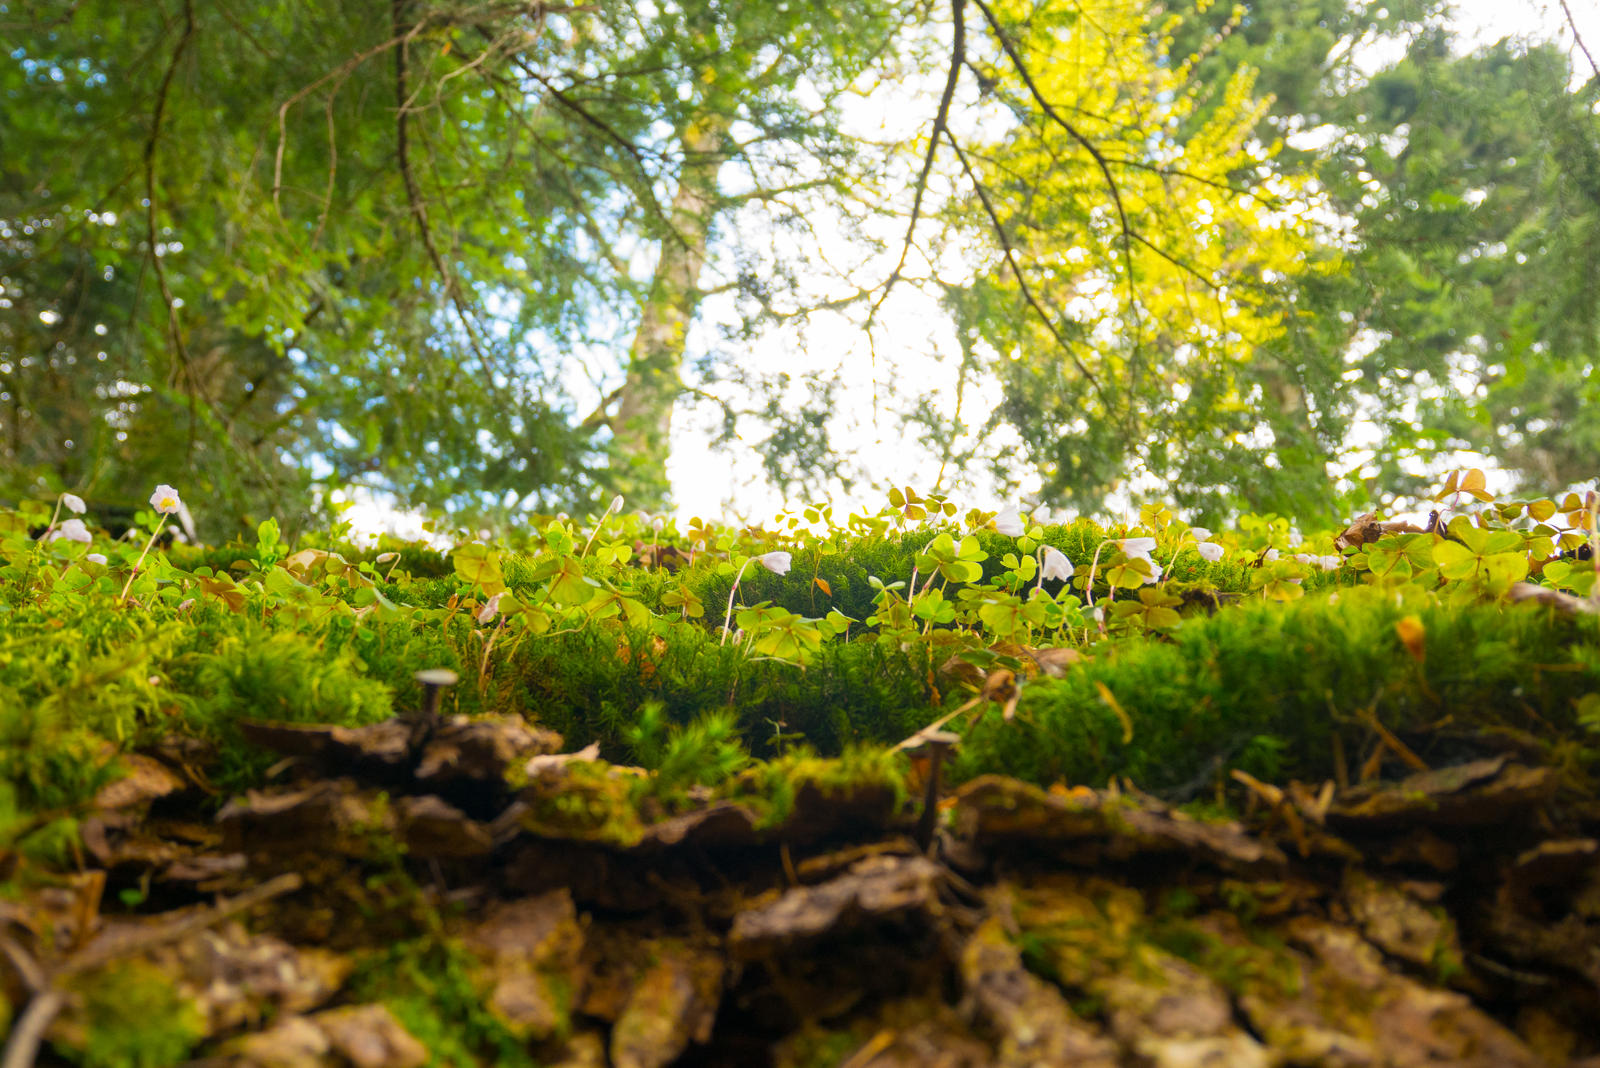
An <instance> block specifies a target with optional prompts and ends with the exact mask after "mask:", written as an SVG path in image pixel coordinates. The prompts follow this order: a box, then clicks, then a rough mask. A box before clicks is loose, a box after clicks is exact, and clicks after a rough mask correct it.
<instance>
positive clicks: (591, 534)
mask: <svg viewBox="0 0 1600 1068" xmlns="http://www.w3.org/2000/svg"><path fill="white" fill-rule="evenodd" d="M618 500H620V498H617V497H613V498H612V499H611V503H610V504H608V505H606V510H605V511H603V512H601V513H600V518H599V519H596V520H595V521H594V529H593V530H591V531H589V540H588V541H586V542H584V543H583V551H582V552H580V553H578V558H579V559H582V558H583V557H584V556H585V555H587V554H588V552H589V546H591V545H593V544H594V537H595V535H596V534H598V533H600V528H601V527H603V526H605V525H606V518H607V517H608V516H610V515H611V510H612V509H613V508H615V507H616V506H617V501H618Z"/></svg>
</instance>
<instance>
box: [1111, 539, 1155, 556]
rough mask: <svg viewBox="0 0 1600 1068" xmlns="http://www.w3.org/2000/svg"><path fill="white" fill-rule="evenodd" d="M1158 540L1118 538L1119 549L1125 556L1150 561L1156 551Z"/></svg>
mask: <svg viewBox="0 0 1600 1068" xmlns="http://www.w3.org/2000/svg"><path fill="white" fill-rule="evenodd" d="M1155 547H1156V539H1154V538H1118V539H1117V548H1119V549H1121V550H1122V552H1123V555H1125V556H1127V557H1129V558H1131V559H1136V560H1145V561H1150V554H1151V553H1152V552H1154V551H1155Z"/></svg>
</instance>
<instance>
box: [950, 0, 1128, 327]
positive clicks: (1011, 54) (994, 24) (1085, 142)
mask: <svg viewBox="0 0 1600 1068" xmlns="http://www.w3.org/2000/svg"><path fill="white" fill-rule="evenodd" d="M972 3H973V5H974V6H975V7H977V9H978V10H979V11H981V12H983V17H984V20H985V21H986V22H988V23H989V28H990V29H992V30H994V35H995V39H996V40H997V41H999V42H1000V48H1001V49H1002V50H1003V51H1004V52H1005V54H1006V58H1008V59H1010V60H1011V65H1012V67H1013V69H1015V70H1016V72H1017V77H1019V78H1021V79H1022V84H1023V85H1024V86H1026V87H1027V90H1028V93H1029V95H1030V96H1032V97H1033V99H1034V101H1035V103H1037V104H1038V105H1039V107H1040V109H1041V110H1042V111H1043V112H1044V114H1045V115H1046V116H1047V117H1048V118H1049V119H1050V121H1052V122H1054V123H1055V124H1056V125H1057V126H1059V127H1061V128H1062V129H1063V130H1065V131H1066V132H1067V136H1068V137H1070V138H1072V139H1073V140H1074V141H1076V142H1077V143H1078V144H1079V145H1080V146H1082V148H1083V150H1084V151H1085V152H1087V153H1089V155H1090V156H1091V157H1092V158H1093V159H1094V162H1095V165H1096V166H1097V167H1099V168H1100V173H1101V175H1103V176H1104V177H1105V181H1106V187H1107V189H1108V190H1109V191H1110V193H1111V201H1112V203H1113V204H1114V205H1115V206H1116V209H1117V222H1118V224H1119V225H1120V227H1121V230H1122V256H1123V260H1124V261H1125V263H1126V264H1127V268H1128V310H1129V311H1131V312H1132V313H1133V319H1134V328H1135V331H1136V337H1137V331H1138V329H1139V301H1138V293H1137V291H1136V289H1135V287H1134V279H1133V228H1132V226H1130V225H1129V223H1128V211H1127V208H1126V207H1125V206H1124V205H1123V203H1122V189H1121V187H1119V186H1118V185H1117V179H1116V176H1115V175H1114V174H1112V173H1111V163H1110V161H1109V160H1108V159H1106V156H1105V153H1103V152H1101V151H1100V148H1099V146H1098V145H1096V144H1095V143H1094V142H1093V141H1091V140H1089V138H1088V137H1086V136H1084V134H1083V133H1082V132H1081V131H1080V130H1079V129H1078V128H1077V127H1076V126H1074V125H1072V123H1070V122H1068V121H1067V120H1066V118H1065V117H1064V116H1063V115H1062V114H1061V112H1059V111H1057V110H1056V108H1055V106H1054V105H1052V104H1051V103H1050V101H1048V100H1046V99H1045V98H1044V94H1043V93H1042V92H1040V90H1039V86H1038V83H1036V82H1035V81H1034V80H1033V74H1032V73H1031V72H1030V71H1029V70H1028V65H1027V63H1025V62H1024V61H1023V59H1022V56H1021V54H1020V53H1019V52H1018V51H1017V46H1016V45H1015V44H1014V43H1013V42H1012V40H1011V36H1010V34H1008V33H1007V32H1006V30H1005V27H1004V26H1002V25H1001V24H1000V20H999V18H998V17H996V16H995V13H994V12H993V11H992V10H991V9H990V8H989V5H988V4H987V3H985V2H984V0H972ZM1135 343H1136V344H1137V341H1136V342H1135Z"/></svg>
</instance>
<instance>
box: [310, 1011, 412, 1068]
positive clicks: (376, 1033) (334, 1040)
mask: <svg viewBox="0 0 1600 1068" xmlns="http://www.w3.org/2000/svg"><path fill="white" fill-rule="evenodd" d="M311 1022H312V1023H313V1024H315V1025H316V1027H317V1029H318V1030H319V1031H321V1032H322V1033H323V1034H324V1035H326V1036H327V1039H328V1045H329V1046H330V1047H331V1048H332V1049H334V1050H335V1051H337V1052H338V1053H339V1054H341V1055H342V1056H343V1057H344V1059H345V1060H346V1061H348V1062H349V1063H350V1064H351V1065H353V1066H354V1068H422V1066H423V1065H424V1064H427V1063H428V1060H429V1057H428V1050H427V1048H426V1047H425V1046H423V1044H422V1043H421V1042H418V1041H417V1040H416V1039H415V1038H413V1037H412V1036H411V1032H409V1031H407V1030H406V1029H405V1028H404V1027H403V1026H401V1024H400V1021H399V1020H396V1019H395V1018H394V1014H393V1013H391V1012H390V1011H389V1010H388V1009H387V1008H385V1007H384V1006H382V1005H348V1006H345V1007H344V1008H339V1009H328V1010H327V1011H325V1012H319V1013H317V1014H316V1015H315V1016H313V1017H311Z"/></svg>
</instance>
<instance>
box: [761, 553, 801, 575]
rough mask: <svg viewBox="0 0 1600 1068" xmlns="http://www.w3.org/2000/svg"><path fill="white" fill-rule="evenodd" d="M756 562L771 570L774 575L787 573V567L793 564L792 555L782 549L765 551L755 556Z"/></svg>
mask: <svg viewBox="0 0 1600 1068" xmlns="http://www.w3.org/2000/svg"><path fill="white" fill-rule="evenodd" d="M756 563H758V564H760V565H761V566H762V567H764V568H766V569H767V570H768V571H770V572H772V573H773V574H774V575H787V574H788V573H789V568H790V567H791V566H792V565H793V564H794V555H793V554H792V553H788V552H785V551H784V550H782V549H778V550H775V551H773V552H770V553H765V554H763V555H761V556H758V557H756Z"/></svg>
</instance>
